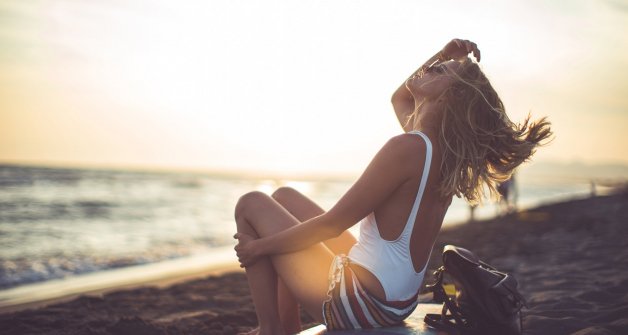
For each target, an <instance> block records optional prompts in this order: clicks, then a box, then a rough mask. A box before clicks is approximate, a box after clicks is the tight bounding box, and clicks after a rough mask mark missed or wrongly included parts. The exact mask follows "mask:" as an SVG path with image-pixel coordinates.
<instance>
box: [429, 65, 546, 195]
mask: <svg viewBox="0 0 628 335" xmlns="http://www.w3.org/2000/svg"><path fill="white" fill-rule="evenodd" d="M445 71H446V73H448V74H449V75H451V76H452V77H453V78H454V83H453V84H452V85H451V86H450V87H449V88H447V89H446V90H445V91H444V92H443V93H442V95H441V97H440V98H444V103H443V104H444V108H443V116H442V122H441V126H440V134H439V137H440V144H441V146H442V152H443V157H442V161H441V173H442V176H443V179H442V183H441V186H440V192H441V194H442V195H443V196H451V195H456V196H457V197H461V196H462V197H464V198H465V199H466V200H467V201H468V202H470V203H472V204H473V203H478V202H481V201H482V198H483V197H484V196H485V193H486V189H487V190H488V193H489V197H491V198H496V197H498V195H497V194H498V193H497V191H496V188H497V185H498V184H499V183H501V182H504V181H506V180H508V179H509V178H510V176H511V175H512V173H513V171H514V169H515V168H516V167H517V166H519V165H520V164H521V163H523V162H525V161H526V160H528V159H529V158H530V156H532V154H534V152H535V148H536V147H537V146H539V145H541V141H543V140H545V139H547V138H549V137H550V136H551V134H552V132H551V130H550V123H549V122H548V121H547V120H546V118H541V119H540V120H538V121H534V122H531V121H530V115H528V116H527V117H526V119H525V121H524V122H523V124H515V123H513V122H512V121H510V119H509V118H508V115H506V111H505V109H504V104H503V103H502V101H501V99H500V98H499V96H498V95H497V92H495V90H494V89H493V87H492V86H491V84H490V82H489V81H488V79H487V78H486V76H485V75H484V73H482V71H481V70H480V67H479V66H478V65H477V64H476V63H474V62H473V61H472V60H471V59H468V58H467V59H466V60H463V61H462V62H461V66H460V68H459V70H458V71H456V72H454V71H450V70H448V69H446V70H445ZM440 98H439V99H440ZM484 186H486V188H485V187H484Z"/></svg>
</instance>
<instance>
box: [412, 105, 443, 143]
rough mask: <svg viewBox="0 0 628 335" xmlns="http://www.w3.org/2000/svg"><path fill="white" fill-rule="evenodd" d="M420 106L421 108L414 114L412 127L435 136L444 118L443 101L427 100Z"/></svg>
mask: <svg viewBox="0 0 628 335" xmlns="http://www.w3.org/2000/svg"><path fill="white" fill-rule="evenodd" d="M418 108H420V110H418V111H417V112H416V113H415V114H414V116H415V119H414V122H413V123H414V125H413V127H412V128H413V129H416V130H420V131H421V132H424V133H427V134H432V135H434V136H435V135H437V134H438V132H439V130H440V127H441V121H442V118H443V116H442V115H443V114H442V108H443V105H442V103H440V102H439V101H434V100H425V101H423V103H422V104H421V105H420V106H419V107H418Z"/></svg>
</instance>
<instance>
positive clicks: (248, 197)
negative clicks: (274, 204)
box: [234, 191, 270, 220]
mask: <svg viewBox="0 0 628 335" xmlns="http://www.w3.org/2000/svg"><path fill="white" fill-rule="evenodd" d="M269 199H270V197H269V196H268V195H266V193H263V192H260V191H252V192H249V193H246V194H244V195H243V196H241V197H240V199H238V202H237V203H236V206H235V213H234V214H235V218H236V220H237V219H238V218H239V217H242V216H244V215H245V213H246V212H248V211H251V210H255V208H256V207H258V206H260V205H261V204H263V203H264V202H265V201H268V200H269Z"/></svg>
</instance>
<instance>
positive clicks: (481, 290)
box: [425, 245, 525, 335]
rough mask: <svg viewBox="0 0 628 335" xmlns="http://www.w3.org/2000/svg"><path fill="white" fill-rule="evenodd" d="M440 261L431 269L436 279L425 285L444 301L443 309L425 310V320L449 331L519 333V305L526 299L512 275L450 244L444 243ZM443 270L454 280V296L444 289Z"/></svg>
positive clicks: (459, 332)
mask: <svg viewBox="0 0 628 335" xmlns="http://www.w3.org/2000/svg"><path fill="white" fill-rule="evenodd" d="M443 264H444V265H443V266H442V267H440V268H439V269H438V270H437V271H436V272H434V274H435V275H436V282H435V283H434V284H432V285H427V288H428V289H429V290H430V291H432V292H434V300H436V301H437V302H443V311H442V313H441V314H427V315H426V316H425V323H427V324H428V325H429V326H431V327H434V328H436V329H439V330H446V331H448V332H450V333H451V334H463V335H467V334H500V335H501V334H503V335H520V334H521V332H522V328H521V308H522V307H523V306H525V300H524V299H523V297H522V296H521V294H519V291H517V281H516V280H515V278H514V277H513V276H512V275H509V274H506V273H503V272H500V271H498V270H496V269H495V268H494V267H492V266H490V265H488V264H486V263H484V262H482V261H481V260H479V259H478V258H477V257H476V256H475V255H474V254H473V253H471V251H469V250H467V249H464V248H460V247H456V246H453V245H447V246H445V248H444V250H443ZM444 274H447V275H448V276H449V277H451V279H453V281H454V285H455V287H456V294H455V298H452V297H449V296H447V294H446V293H445V288H444V287H443V276H444ZM448 312H449V313H448Z"/></svg>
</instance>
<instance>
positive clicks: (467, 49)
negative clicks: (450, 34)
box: [441, 38, 480, 62]
mask: <svg viewBox="0 0 628 335" xmlns="http://www.w3.org/2000/svg"><path fill="white" fill-rule="evenodd" d="M470 53H472V54H473V56H474V57H475V59H476V60H477V61H478V62H479V61H480V49H478V46H477V44H475V43H473V42H471V41H469V40H461V39H459V38H454V39H453V40H451V41H450V42H449V43H447V45H445V47H444V48H443V50H441V55H442V56H443V57H444V58H445V59H446V60H450V59H453V60H458V59H461V58H464V57H467V55H468V54H470Z"/></svg>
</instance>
